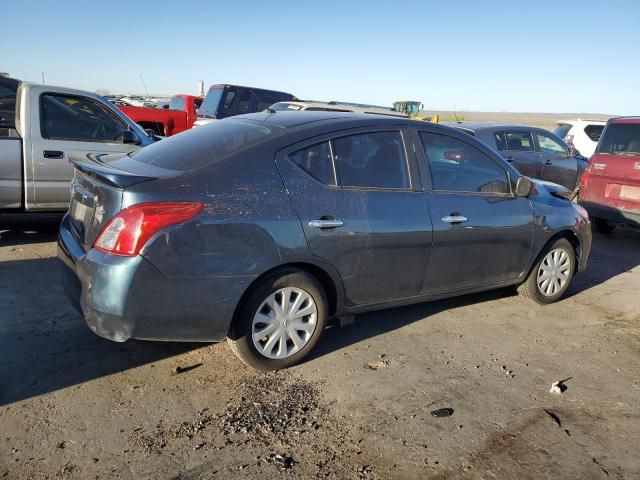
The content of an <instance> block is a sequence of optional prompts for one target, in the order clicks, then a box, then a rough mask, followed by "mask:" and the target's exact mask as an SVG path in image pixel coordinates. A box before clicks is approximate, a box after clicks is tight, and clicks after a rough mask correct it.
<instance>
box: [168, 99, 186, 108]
mask: <svg viewBox="0 0 640 480" xmlns="http://www.w3.org/2000/svg"><path fill="white" fill-rule="evenodd" d="M169 110H186V102H185V100H184V98H182V97H173V98H171V101H170V102H169Z"/></svg>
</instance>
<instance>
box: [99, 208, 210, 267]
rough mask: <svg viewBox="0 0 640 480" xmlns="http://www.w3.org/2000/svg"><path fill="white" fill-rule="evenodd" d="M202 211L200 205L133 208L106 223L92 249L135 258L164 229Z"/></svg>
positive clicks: (121, 212)
mask: <svg viewBox="0 0 640 480" xmlns="http://www.w3.org/2000/svg"><path fill="white" fill-rule="evenodd" d="M203 209H204V205H203V204H202V203H200V202H152V203H139V204H137V205H132V206H130V207H128V208H125V209H124V210H121V211H120V212H118V214H117V215H116V216H115V217H113V218H112V219H111V220H109V223H107V224H106V225H105V227H104V228H103V229H102V231H101V232H100V234H99V235H98V237H97V238H96V241H95V242H94V244H93V247H94V248H95V249H97V250H101V251H103V252H106V253H112V254H114V255H124V256H129V257H131V256H135V255H137V254H138V253H139V252H140V250H141V249H142V247H143V246H144V245H145V244H146V243H147V241H148V240H149V239H150V238H151V237H153V236H154V235H155V234H156V233H158V232H159V231H161V230H162V229H164V228H167V227H168V226H171V225H176V224H178V223H184V222H186V221H188V220H191V219H192V218H194V217H195V216H196V215H198V214H199V213H200V212H201V211H202V210H203Z"/></svg>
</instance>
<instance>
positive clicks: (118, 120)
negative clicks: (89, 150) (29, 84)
mask: <svg viewBox="0 0 640 480" xmlns="http://www.w3.org/2000/svg"><path fill="white" fill-rule="evenodd" d="M46 95H49V96H55V97H67V98H77V99H81V100H83V101H84V100H89V101H91V102H94V103H97V104H98V105H100V106H101V107H102V108H103V109H104V110H105V111H106V112H107V115H109V116H110V117H112V119H113V120H114V121H115V122H116V123H120V124H121V125H123V126H124V127H126V130H129V131H131V133H133V134H134V135H136V136H137V134H136V133H135V132H134V131H133V130H132V129H131V127H130V125H128V124H127V122H125V121H124V120H123V119H121V118H120V117H118V115H116V114H115V113H114V112H113V111H111V109H110V108H109V107H108V106H107V105H104V104H103V103H101V102H100V101H99V100H98V99H95V98H92V97H88V96H86V95H76V94H73V93H64V92H53V91H46V92H41V93H40V95H39V96H38V123H39V124H40V136H41V137H42V138H43V139H45V140H55V141H59V142H86V143H108V144H115V145H122V144H123V143H122V142H115V141H113V140H87V139H85V138H66V137H48V136H45V134H44V132H43V129H42V127H43V125H42V112H43V108H42V106H43V103H44V97H45V96H46Z"/></svg>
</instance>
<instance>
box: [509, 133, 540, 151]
mask: <svg viewBox="0 0 640 480" xmlns="http://www.w3.org/2000/svg"><path fill="white" fill-rule="evenodd" d="M503 146H504V148H503V150H510V151H516V152H533V151H534V146H533V136H532V135H531V132H504V144H503Z"/></svg>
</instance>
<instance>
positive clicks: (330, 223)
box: [309, 220, 344, 228]
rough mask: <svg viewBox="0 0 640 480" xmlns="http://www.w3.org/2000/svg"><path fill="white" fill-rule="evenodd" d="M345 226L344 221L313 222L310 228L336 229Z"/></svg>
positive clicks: (310, 223)
mask: <svg viewBox="0 0 640 480" xmlns="http://www.w3.org/2000/svg"><path fill="white" fill-rule="evenodd" d="M343 225H344V222H343V221H342V220H311V221H310V222H309V226H310V227H314V228H336V227H341V226H343Z"/></svg>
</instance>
